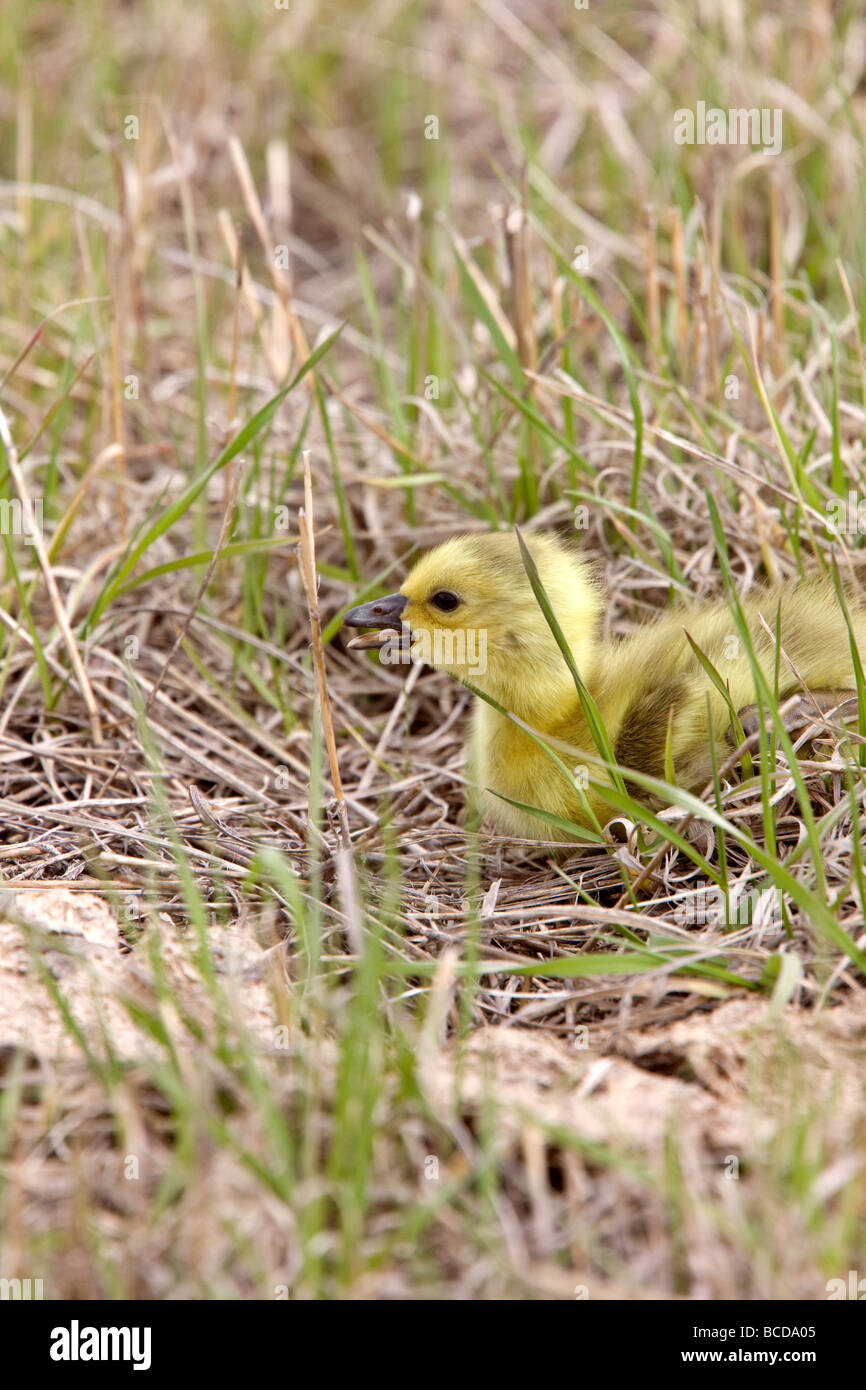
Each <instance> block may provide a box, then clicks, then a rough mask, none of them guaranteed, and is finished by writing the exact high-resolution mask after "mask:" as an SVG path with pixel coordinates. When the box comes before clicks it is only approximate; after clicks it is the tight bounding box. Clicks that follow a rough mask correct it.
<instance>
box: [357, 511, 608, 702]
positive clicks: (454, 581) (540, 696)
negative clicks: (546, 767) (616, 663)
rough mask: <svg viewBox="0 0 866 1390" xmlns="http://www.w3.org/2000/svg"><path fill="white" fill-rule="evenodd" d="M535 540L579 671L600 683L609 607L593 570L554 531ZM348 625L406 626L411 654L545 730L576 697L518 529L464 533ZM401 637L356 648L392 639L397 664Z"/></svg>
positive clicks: (367, 642) (373, 642) (372, 638)
mask: <svg viewBox="0 0 866 1390" xmlns="http://www.w3.org/2000/svg"><path fill="white" fill-rule="evenodd" d="M526 543H527V546H528V548H529V551H530V553H531V555H532V558H533V560H534V561H535V564H536V566H537V568H538V572H539V575H540V578H541V582H542V584H543V585H544V588H545V590H546V592H547V595H548V597H549V599H550V602H551V606H552V608H553V611H554V613H555V614H556V617H557V619H558V621H559V625H560V627H561V628H562V630H563V633H564V635H565V638H566V640H567V642H568V644H569V647H570V649H571V652H572V655H573V656H574V659H575V661H576V663H577V667H578V670H579V671H580V673H581V676H582V677H583V679H584V680H591V678H592V669H593V666H594V660H595V650H596V642H597V629H598V620H599V615H600V612H601V606H602V595H601V592H600V589H599V587H598V585H597V583H596V581H595V579H594V577H593V575H592V571H591V569H590V567H589V565H588V564H587V562H586V561H585V560H584V559H582V558H581V557H580V555H578V554H577V553H576V552H575V551H574V550H573V549H571V548H570V546H568V545H567V544H565V543H564V542H562V541H560V540H558V539H556V538H555V537H553V536H547V535H532V534H530V535H528V536H526ZM343 622H344V623H345V624H347V625H348V626H350V627H373V626H378V627H382V626H383V625H387V627H388V628H389V629H392V628H394V627H396V626H397V625H400V626H401V627H402V632H403V634H404V650H405V645H406V643H408V645H409V650H410V654H411V658H412V660H415V661H426V662H428V663H429V664H430V665H431V666H435V667H436V668H437V669H439V670H442V671H447V672H448V674H449V675H451V676H454V677H456V678H457V679H458V680H465V681H469V682H470V683H471V684H472V685H475V686H477V687H478V689H480V690H483V691H484V692H485V693H486V694H489V695H491V696H492V697H493V698H494V699H495V700H497V701H499V703H500V704H502V705H504V706H505V707H506V709H509V710H511V711H513V712H514V713H515V714H519V715H520V716H521V717H522V718H526V719H527V720H529V721H531V722H534V724H535V726H536V727H538V726H539V724H540V723H541V722H543V716H544V715H545V714H546V713H547V711H549V712H550V714H551V715H552V716H553V715H555V714H556V712H557V711H558V710H559V709H560V707H561V705H562V703H563V701H573V699H574V698H575V690H574V682H573V679H572V676H571V674H570V672H569V670H568V668H567V666H566V664H565V660H564V658H563V656H562V653H561V652H560V650H559V648H558V646H557V644H556V641H555V639H554V637H553V634H552V632H551V631H550V628H549V627H548V625H547V622H546V620H545V617H544V614H543V613H542V611H541V609H540V608H539V606H538V602H537V600H536V598H535V595H534V593H533V592H532V587H531V585H530V583H529V579H528V577H527V574H526V570H525V568H524V565H523V560H522V558H521V554H520V548H519V545H518V541H517V537H516V535H514V534H513V533H507V532H492V533H490V534H487V535H470V536H455V537H454V538H453V539H451V540H449V541H446V542H445V543H444V544H443V545H439V546H437V547H436V549H435V550H431V551H429V552H428V553H427V554H426V555H423V556H422V557H421V558H420V559H419V560H418V561H417V563H416V564H415V566H414V567H413V569H412V570H411V572H410V574H409V576H408V578H407V579H406V582H405V583H404V584H403V586H402V588H401V589H400V592H399V593H396V594H389V595H388V596H387V597H386V598H383V599H376V600H374V601H373V602H372V603H364V604H361V605H360V607H358V608H353V609H350V611H349V612H348V613H346V614H345V616H344V618H343ZM394 636H395V634H393V633H391V632H390V631H389V632H388V633H387V635H385V636H384V637H383V634H382V633H377V634H373V635H368V636H365V637H362V638H358V639H356V640H355V641H354V642H353V643H352V645H353V646H377V645H382V641H383V640H384V641H385V647H384V648H383V659H386V660H387V659H391V660H394V659H395V656H394V652H395V650H396V648H397V644H396V643H395V642H394V640H393V637H394ZM388 637H391V638H392V640H391V641H390V642H388V640H387V638H388ZM386 652H390V657H389V656H386V655H385V653H386Z"/></svg>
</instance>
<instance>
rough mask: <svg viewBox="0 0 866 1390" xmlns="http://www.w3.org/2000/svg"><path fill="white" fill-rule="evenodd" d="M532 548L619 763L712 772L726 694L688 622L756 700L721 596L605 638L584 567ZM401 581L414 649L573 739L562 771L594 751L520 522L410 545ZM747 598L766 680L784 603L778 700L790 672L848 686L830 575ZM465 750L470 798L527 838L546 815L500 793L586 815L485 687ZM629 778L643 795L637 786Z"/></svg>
mask: <svg viewBox="0 0 866 1390" xmlns="http://www.w3.org/2000/svg"><path fill="white" fill-rule="evenodd" d="M527 545H528V547H529V550H530V552H531V555H532V557H533V559H534V561H535V564H536V566H537V568H538V572H539V575H540V578H541V581H542V583H543V585H544V588H545V590H546V592H547V595H548V597H549V599H550V603H551V606H552V608H553V612H554V614H555V615H556V617H557V619H558V621H559V624H560V627H561V628H562V631H563V634H564V636H565V638H566V640H567V642H568V645H569V647H570V649H571V652H572V655H573V657H574V660H575V662H576V665H577V668H578V670H579V672H580V675H581V678H582V680H583V682H584V683H585V685H586V687H587V688H588V690H589V691H590V693H591V695H592V697H593V699H594V701H595V704H596V706H597V708H598V710H599V712H600V714H601V718H602V720H603V723H604V726H605V728H606V730H607V734H608V736H609V739H610V743H611V746H612V748H613V750H614V754H615V756H616V760H617V762H618V763H620V764H621V765H622V766H623V767H630V768H634V769H635V770H637V771H639V772H643V773H645V774H647V775H649V776H652V777H659V778H664V776H665V756H666V749H667V750H668V751H669V752H670V753H672V756H673V767H674V772H675V775H676V781H677V784H678V785H679V786H681V787H684V788H687V789H688V790H691V791H695V790H699V789H701V788H702V787H703V786H704V785H705V784H706V783H707V782H708V781H709V779H710V778H711V776H712V760H711V751H710V741H711V739H712V742H713V743H714V744H715V746H716V749H717V753H718V757H719V761H724V760H725V759H726V758H727V757H728V756H729V755H730V753H731V752H732V749H733V746H734V745H733V743H732V741H731V717H730V710H729V707H728V704H727V702H726V701H725V699H724V698H723V696H722V695H721V694H720V692H719V691H718V690H717V689H716V687H715V686H714V684H713V683H712V681H711V680H710V678H709V677H708V675H707V674H706V672H705V671H704V669H703V668H702V666H701V664H700V662H699V661H698V659H697V657H696V656H695V655H694V652H693V651H692V649H691V647H690V645H689V642H688V640H687V638H686V636H685V631H687V632H688V633H689V634H690V636H691V638H692V639H693V641H694V642H695V643H696V644H697V646H698V647H699V648H700V649H701V651H702V652H704V654H705V655H706V656H707V657H708V658H709V660H710V662H711V663H712V664H713V666H714V667H715V668H716V670H717V671H718V673H719V675H720V676H721V677H722V679H723V681H724V682H725V683H726V685H727V687H728V690H729V692H730V699H731V702H732V704H733V707H734V708H735V709H736V710H737V711H740V710H742V709H745V708H747V707H750V706H754V705H755V704H756V702H757V696H756V692H755V685H754V678H753V673H752V667H751V663H750V661H749V657H748V654H747V652H746V651H745V649H744V646H743V643H742V642H741V641H740V640H739V639H738V637H737V628H736V625H735V622H734V618H733V615H732V613H731V610H730V608H729V607H728V605H727V604H726V603H725V602H718V601H717V602H713V603H709V604H691V605H683V606H682V607H681V608H679V609H678V610H677V611H675V612H671V613H667V614H665V616H663V617H661V618H659V619H656V620H654V621H651V622H649V623H647V624H646V625H645V626H643V627H642V628H640V629H638V630H637V631H636V632H635V633H633V634H632V635H630V636H628V637H625V638H622V639H619V640H614V641H604V640H602V637H601V635H600V627H601V618H602V612H603V609H604V606H605V602H606V599H605V595H604V592H603V589H602V587H601V585H600V583H599V582H598V579H597V578H596V576H595V574H594V571H593V569H592V566H591V565H590V564H589V563H588V562H587V561H586V560H585V559H584V558H583V557H582V556H581V555H580V554H579V553H578V552H577V551H576V550H574V549H573V548H572V547H571V546H569V545H568V544H566V543H564V542H562V541H560V540H558V539H557V538H555V537H553V536H549V535H541V534H537V535H531V536H528V537H527ZM400 594H401V595H402V596H403V598H404V599H405V606H404V608H403V612H402V615H401V616H402V622H403V624H404V625H405V626H408V627H409V629H410V630H411V634H412V643H413V646H412V653H413V656H415V657H416V658H417V657H421V658H423V659H424V660H427V661H429V662H431V664H433V665H434V666H437V667H438V668H439V669H442V670H445V671H447V672H449V674H450V675H452V676H455V677H456V678H457V679H463V680H468V681H470V682H471V683H472V684H473V685H474V686H475V687H476V688H477V689H479V690H481V691H483V692H484V693H485V694H487V695H489V696H491V697H492V698H493V699H494V700H495V701H497V703H498V704H500V705H502V706H504V707H505V709H507V710H510V711H511V712H512V713H513V714H515V715H517V716H518V717H519V718H520V719H522V720H523V721H524V722H525V723H526V724H528V725H530V727H531V728H532V729H534V730H537V731H538V732H539V733H541V734H543V735H547V736H549V737H550V738H551V740H555V741H556V744H565V745H568V746H569V747H570V748H571V749H574V750H575V751H574V753H572V754H565V753H563V752H562V751H561V749H557V751H558V756H559V757H560V758H562V759H563V761H564V762H565V763H566V765H567V766H569V767H570V768H573V767H574V766H575V764H577V763H579V762H580V750H585V751H586V752H587V753H588V754H589V755H591V756H597V750H596V747H595V744H594V741H593V738H592V735H591V733H590V730H589V727H588V725H587V721H586V718H585V717H584V713H583V710H582V707H581V703H580V700H579V696H578V693H577V690H576V687H575V683H574V680H573V677H572V675H571V673H570V671H569V669H568V666H567V664H566V662H565V660H564V658H563V656H562V653H561V652H560V650H559V648H558V646H557V644H556V640H555V638H554V636H553V634H552V633H551V631H550V628H549V627H548V624H547V622H546V620H545V618H544V615H543V613H542V611H541V609H540V608H539V606H538V602H537V600H536V598H535V595H534V594H533V592H532V588H531V586H530V583H529V580H528V578H527V575H526V571H525V569H524V565H523V562H522V559H521V555H520V551H519V547H518V542H517V537H516V536H515V535H513V534H510V533H492V534H489V535H476V536H457V537H455V538H453V539H452V540H449V541H446V542H445V544H444V545H440V546H438V547H437V548H436V549H435V550H432V551H430V552H429V553H427V554H426V555H424V556H422V557H421V559H420V560H419V561H418V562H417V564H416V565H415V566H414V568H413V569H412V571H411V573H410V574H409V576H408V578H407V579H406V582H405V583H404V584H403V586H402V588H401V590H400ZM443 595H444V596H445V598H444V599H443V597H442V596H443ZM393 598H394V599H398V596H396V595H395V596H393ZM454 599H456V600H457V602H456V605H455V606H453V608H451V609H450V611H443V608H442V604H443V603H445V604H446V606H450V605H451V604H452V602H453V600H454ZM742 602H743V611H744V614H745V617H746V621H747V623H748V626H749V630H750V633H751V637H752V642H753V644H754V650H755V654H756V656H757V657H758V660H759V662H760V665H761V668H762V670H763V672H764V675H765V677H766V680H767V682H768V684H769V687H770V689H771V690H772V689H773V686H774V679H775V677H774V671H775V663H776V649H775V642H774V641H773V639H772V638H771V637H770V636H769V635H768V634H767V633H766V632H765V630H764V629H763V627H762V624H761V621H760V616H763V618H764V619H765V621H766V622H767V623H768V625H769V626H770V628H771V629H773V630H775V624H776V612H777V606H778V604H779V603H780V602H781V643H782V649H783V653H784V655H783V656H782V657H781V658H780V663H779V664H780V671H779V695H780V698H784V697H786V696H787V695H789V694H792V693H797V692H799V691H801V690H802V685H801V681H800V679H798V676H799V677H800V678H802V681H803V682H804V683H805V685H806V686H808V687H809V688H810V690H812V691H821V692H836V693H841V692H843V691H845V692H850V691H851V690H852V689H853V688H854V686H855V676H854V667H853V661H852V656H851V649H850V641H849V635H848V629H847V626H846V623H845V619H844V616H843V613H842V611H841V609H840V606H839V602H838V599H837V597H836V595H835V593H834V591H833V589H832V586H830V585H829V584H826V583H824V582H821V581H807V582H805V583H801V584H799V585H797V586H792V585H785V586H781V587H779V588H775V589H764V590H761V591H759V592H758V593H757V594H755V595H753V596H750V597H748V598H746V599H744V600H743V601H742ZM849 611H850V613H851V618H852V625H853V628H854V632H855V636H856V640H857V645H858V648H859V649H860V650H861V651H862V652H863V654H864V656H866V610H864V608H863V607H862V606H861V605H860V603H859V602H855V601H854V600H853V599H852V600H849ZM759 615H760V616H759ZM368 625H369V624H368ZM684 629H685V631H684ZM792 667H793V668H795V669H796V673H797V674H795V670H794V669H792ZM708 698H709V708H710V719H711V728H710V727H708V722H707V699H708ZM554 746H556V745H554ZM468 762H469V775H470V779H471V783H472V784H473V785H474V787H475V794H474V797H475V799H476V801H477V802H478V804H479V806H480V809H481V810H483V812H484V815H485V817H486V818H487V820H488V821H489V822H490V823H491V824H493V825H495V826H496V827H498V828H499V829H500V830H502V831H505V832H506V833H511V834H514V835H518V836H526V837H529V838H534V839H538V838H543V839H549V838H551V834H552V832H551V830H550V827H549V826H548V825H546V824H545V823H544V822H543V821H541V820H539V819H538V818H537V817H533V816H530V815H527V814H526V813H525V812H523V811H520V810H518V809H517V808H515V807H513V806H511V805H509V804H508V801H504V800H502V799H501V798H502V797H507V798H509V799H510V800H511V801H519V802H522V803H523V804H524V805H530V806H535V807H538V808H540V809H542V810H545V811H547V812H550V813H552V814H554V815H556V816H559V817H561V818H562V819H563V820H567V821H570V822H572V823H574V824H576V825H579V826H587V825H590V824H591V823H592V822H591V817H590V816H589V815H588V813H587V808H586V803H585V802H584V800H583V797H582V796H581V793H580V792H579V791H578V789H577V786H576V784H575V780H574V777H573V776H569V777H568V778H567V777H566V776H565V775H564V774H563V773H562V772H561V771H560V770H559V768H557V767H556V766H555V764H554V763H552V762H551V760H550V759H549V758H548V756H547V755H546V754H545V753H544V752H543V751H542V749H541V748H539V747H538V745H537V744H536V743H535V742H533V740H532V739H531V738H530V737H529V736H528V735H527V734H526V733H525V732H524V731H523V730H522V729H520V728H518V727H516V726H515V725H514V724H513V723H512V722H511V721H510V720H509V719H507V718H506V717H505V716H504V715H502V714H500V713H499V712H498V711H496V710H495V709H493V708H491V706H490V705H488V704H487V703H486V702H484V701H483V700H478V699H477V700H476V702H475V710H474V714H473V722H472V730H471V734H470V738H469V759H468ZM588 768H589V776H590V778H592V779H593V780H596V781H601V782H604V781H607V780H608V779H607V777H606V775H605V772H604V770H603V769H601V768H598V767H597V766H595V765H593V763H592V762H589V764H588ZM629 790H630V791H631V792H632V794H634V795H635V796H636V797H638V798H640V797H641V796H642V793H641V792H640V791H639V790H638V789H637V787H636V786H635V785H634V784H632V785H631V786H630V788H629ZM497 793H498V795H497ZM584 796H585V797H587V798H588V801H589V805H590V807H591V809H592V811H593V812H594V814H595V815H596V816H597V817H598V819H599V821H600V822H601V823H602V824H603V823H604V821H605V820H607V819H609V818H610V815H611V814H613V812H612V811H611V809H610V807H609V806H608V805H607V804H606V803H605V802H604V801H603V800H602V799H601V797H599V796H598V795H597V794H596V793H594V792H593V791H592V789H591V788H588V789H587V790H585V791H584Z"/></svg>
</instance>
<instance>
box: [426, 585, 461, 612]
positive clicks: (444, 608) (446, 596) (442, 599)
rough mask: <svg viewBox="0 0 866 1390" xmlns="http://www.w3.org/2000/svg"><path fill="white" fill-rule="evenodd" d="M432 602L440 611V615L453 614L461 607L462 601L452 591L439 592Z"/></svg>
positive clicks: (441, 590)
mask: <svg viewBox="0 0 866 1390" xmlns="http://www.w3.org/2000/svg"><path fill="white" fill-rule="evenodd" d="M430 602H431V603H432V604H433V607H434V608H438V609H439V612H440V613H453V612H454V609H455V608H459V606H460V599H459V598H458V596H457V594H453V593H452V592H451V590H450V589H439V590H437V592H436V593H435V594H434V595H433V597H432V598H431V600H430Z"/></svg>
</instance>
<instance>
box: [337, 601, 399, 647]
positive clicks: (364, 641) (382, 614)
mask: <svg viewBox="0 0 866 1390" xmlns="http://www.w3.org/2000/svg"><path fill="white" fill-rule="evenodd" d="M405 607H406V599H405V598H404V596H403V595H402V594H386V596H385V598H377V599H373V601H372V603H359V604H358V607H357V608H350V609H349V611H348V613H344V614H343V626H344V627H375V628H378V629H379V631H377V632H365V633H364V635H363V637H353V638H352V640H351V642H349V643H348V646H350V647H354V648H355V649H360V650H362V651H365V650H367V648H369V647H381V646H383V645H384V644H385V643H386V642H388V641H390V640H391V638H393V637H399V636H400V628H401V625H402V618H403V609H404V608H405ZM389 624H393V625H394V626H388V625H389Z"/></svg>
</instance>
